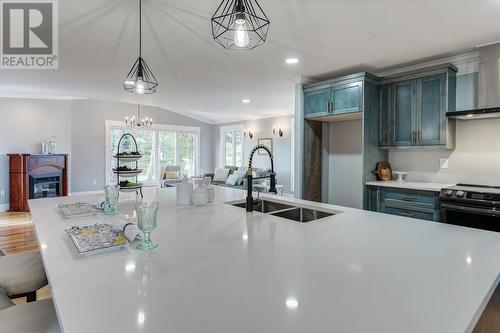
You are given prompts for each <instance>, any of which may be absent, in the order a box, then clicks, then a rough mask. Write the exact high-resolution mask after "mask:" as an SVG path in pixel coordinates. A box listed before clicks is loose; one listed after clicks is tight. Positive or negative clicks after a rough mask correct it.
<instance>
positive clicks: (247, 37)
mask: <svg viewBox="0 0 500 333" xmlns="http://www.w3.org/2000/svg"><path fill="white" fill-rule="evenodd" d="M270 23H271V22H270V21H269V19H268V18H267V16H266V14H265V13H264V11H263V10H262V7H260V5H259V3H258V2H257V0H223V1H222V3H221V4H220V5H219V7H218V8H217V10H216V11H215V13H214V15H213V17H212V36H213V38H214V39H215V40H216V41H217V42H218V43H219V44H220V45H222V47H224V48H225V49H247V50H251V49H253V48H255V47H257V46H259V45H260V44H262V43H264V42H265V41H266V38H267V33H268V32H269V25H270Z"/></svg>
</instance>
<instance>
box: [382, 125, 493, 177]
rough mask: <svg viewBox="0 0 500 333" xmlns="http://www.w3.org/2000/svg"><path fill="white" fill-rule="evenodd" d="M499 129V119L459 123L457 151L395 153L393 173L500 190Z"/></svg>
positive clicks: (392, 162) (391, 158) (390, 154)
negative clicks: (443, 165)
mask: <svg viewBox="0 0 500 333" xmlns="http://www.w3.org/2000/svg"><path fill="white" fill-rule="evenodd" d="M499 129H500V119H478V120H464V121H457V132H456V136H457V141H456V148H455V150H453V151H448V150H443V149H434V150H433V149H408V150H397V149H392V150H390V151H389V161H390V163H391V167H392V169H393V170H396V171H408V172H410V174H409V176H408V177H409V180H419V181H434V182H444V183H459V182H460V183H475V184H483V185H497V186H500V130H499ZM440 158H445V159H448V166H449V168H448V169H441V168H440Z"/></svg>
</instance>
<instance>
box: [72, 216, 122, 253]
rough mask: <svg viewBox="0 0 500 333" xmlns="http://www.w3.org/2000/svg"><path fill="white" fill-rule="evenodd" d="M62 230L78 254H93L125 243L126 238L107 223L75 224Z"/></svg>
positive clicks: (116, 247)
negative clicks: (80, 225) (78, 225)
mask: <svg viewBox="0 0 500 333" xmlns="http://www.w3.org/2000/svg"><path fill="white" fill-rule="evenodd" d="M64 231H65V232H66V234H67V235H68V236H69V238H70V239H71V241H72V242H73V245H75V248H76V250H77V251H78V254H94V253H98V252H102V251H108V250H113V249H118V248H121V247H123V246H125V245H127V239H126V238H125V237H124V236H123V234H122V233H121V232H120V231H119V230H118V229H116V228H115V227H114V226H113V225H111V224H107V223H96V224H94V225H87V226H83V227H77V226H75V227H72V228H69V229H65V230H64Z"/></svg>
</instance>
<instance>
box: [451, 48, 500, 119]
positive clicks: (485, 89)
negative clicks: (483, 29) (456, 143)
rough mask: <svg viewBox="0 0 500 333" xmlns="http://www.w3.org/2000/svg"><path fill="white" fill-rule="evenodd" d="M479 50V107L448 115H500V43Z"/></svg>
mask: <svg viewBox="0 0 500 333" xmlns="http://www.w3.org/2000/svg"><path fill="white" fill-rule="evenodd" d="M478 50H479V78H478V107H477V108H476V109H472V110H464V111H453V112H448V113H447V114H446V115H447V116H448V117H452V118H458V119H464V120H468V119H477V118H496V117H500V43H496V44H492V45H486V46H482V47H479V48H478Z"/></svg>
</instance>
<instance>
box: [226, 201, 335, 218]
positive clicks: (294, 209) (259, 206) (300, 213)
mask: <svg viewBox="0 0 500 333" xmlns="http://www.w3.org/2000/svg"><path fill="white" fill-rule="evenodd" d="M230 204H231V205H233V206H236V207H240V208H243V209H246V202H241V201H238V202H235V203H230ZM253 210H254V211H256V212H260V213H264V214H269V215H273V216H277V217H281V218H284V219H288V220H292V221H297V222H301V223H307V222H311V221H315V220H319V219H322V218H325V217H328V216H332V215H335V214H334V213H329V212H324V211H320V210H315V209H309V208H305V207H298V206H292V205H288V204H284V203H281V202H276V201H270V200H258V201H256V202H255V203H254V206H253Z"/></svg>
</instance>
